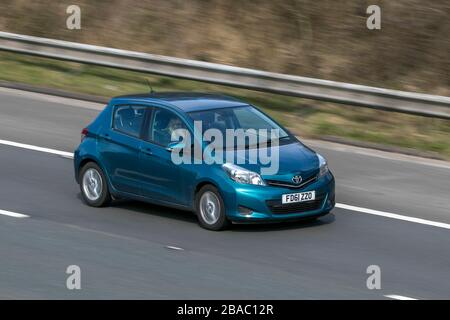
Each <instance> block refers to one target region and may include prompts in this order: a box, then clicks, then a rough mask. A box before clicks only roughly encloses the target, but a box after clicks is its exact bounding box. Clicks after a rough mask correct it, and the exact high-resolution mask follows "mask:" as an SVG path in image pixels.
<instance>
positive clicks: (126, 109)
mask: <svg viewBox="0 0 450 320" xmlns="http://www.w3.org/2000/svg"><path fill="white" fill-rule="evenodd" d="M145 109H146V107H144V106H129V105H126V106H118V107H116V109H115V111H114V121H113V127H114V129H115V130H117V131H120V132H122V133H125V134H128V135H130V136H133V137H139V134H140V132H141V128H142V124H143V123H144V115H145Z"/></svg>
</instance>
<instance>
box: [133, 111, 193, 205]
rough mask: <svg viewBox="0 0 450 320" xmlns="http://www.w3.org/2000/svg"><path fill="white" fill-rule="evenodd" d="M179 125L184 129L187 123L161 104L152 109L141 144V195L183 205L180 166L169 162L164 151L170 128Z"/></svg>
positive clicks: (185, 195) (183, 177)
mask: <svg viewBox="0 0 450 320" xmlns="http://www.w3.org/2000/svg"><path fill="white" fill-rule="evenodd" d="M180 128H184V129H187V126H186V124H185V123H184V121H183V119H181V117H179V116H178V115H177V114H175V113H174V112H173V111H171V110H168V109H166V108H162V107H155V108H153V112H152V116H151V117H150V119H149V121H148V127H147V132H146V134H145V137H144V141H143V142H142V146H141V149H142V152H141V157H140V168H141V170H142V176H143V179H144V181H143V183H142V195H143V196H145V197H147V198H151V199H156V200H158V201H163V202H169V203H174V204H178V205H186V204H187V194H188V191H187V190H186V188H185V181H184V180H185V176H186V175H185V170H184V166H183V165H176V164H175V163H173V162H172V158H171V152H170V150H168V145H169V143H170V142H171V130H174V129H180Z"/></svg>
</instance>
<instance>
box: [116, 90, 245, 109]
mask: <svg viewBox="0 0 450 320" xmlns="http://www.w3.org/2000/svg"><path fill="white" fill-rule="evenodd" d="M116 100H128V101H130V100H131V101H134V102H142V101H145V102H165V104H170V105H172V106H175V107H177V108H178V109H181V110H182V111H184V112H193V111H203V110H209V109H218V108H229V107H238V106H246V105H248V103H246V102H243V101H239V100H238V99H236V98H233V97H229V96H226V95H222V94H214V93H200V92H161V93H145V94H133V95H125V96H119V97H115V98H113V100H112V102H114V101H116Z"/></svg>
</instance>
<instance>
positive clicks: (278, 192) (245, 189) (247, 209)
mask: <svg viewBox="0 0 450 320" xmlns="http://www.w3.org/2000/svg"><path fill="white" fill-rule="evenodd" d="M233 187H234V192H232V193H230V192H228V196H227V198H228V199H226V200H227V201H226V204H227V205H226V214H227V217H228V218H229V219H230V220H231V221H233V222H237V223H246V222H258V221H260V222H275V221H286V220H299V219H303V218H308V217H315V216H321V215H324V214H327V213H328V212H329V211H330V210H332V209H333V208H334V205H335V182H334V177H333V175H332V174H331V172H329V173H328V174H326V175H325V176H324V177H321V178H320V179H318V180H317V181H316V182H314V183H313V184H311V185H308V186H307V187H305V188H301V189H292V188H284V187H275V186H254V185H244V184H239V183H233ZM313 190H315V192H316V199H317V201H316V202H314V203H313V202H310V203H308V202H303V203H301V204H297V205H294V206H290V207H289V206H287V207H286V205H281V197H282V195H283V194H286V193H296V192H306V191H313ZM243 209H244V210H243Z"/></svg>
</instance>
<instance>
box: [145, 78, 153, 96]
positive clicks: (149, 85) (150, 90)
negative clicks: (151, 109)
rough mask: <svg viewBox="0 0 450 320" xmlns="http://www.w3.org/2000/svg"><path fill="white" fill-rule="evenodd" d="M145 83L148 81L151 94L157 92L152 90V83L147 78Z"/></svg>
mask: <svg viewBox="0 0 450 320" xmlns="http://www.w3.org/2000/svg"><path fill="white" fill-rule="evenodd" d="M145 81H147V85H148V87H149V89H150V94H154V93H155V91H153V88H152V86H151V85H150V81H148V79H147V78H145Z"/></svg>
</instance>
